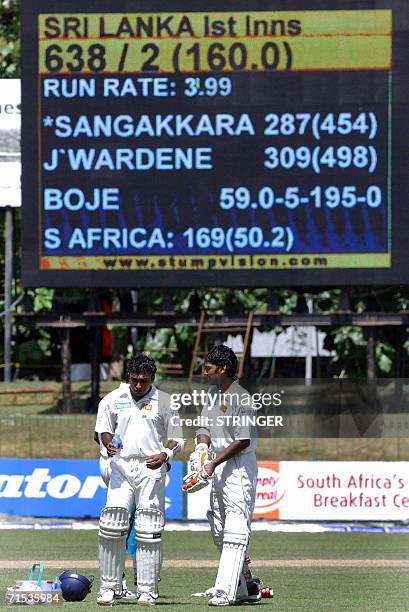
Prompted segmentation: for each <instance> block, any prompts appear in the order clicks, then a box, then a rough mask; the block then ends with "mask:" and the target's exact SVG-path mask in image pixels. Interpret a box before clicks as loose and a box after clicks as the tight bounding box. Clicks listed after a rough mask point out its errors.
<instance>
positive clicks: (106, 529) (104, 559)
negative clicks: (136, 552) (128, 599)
mask: <svg viewBox="0 0 409 612" xmlns="http://www.w3.org/2000/svg"><path fill="white" fill-rule="evenodd" d="M128 523H129V512H128V510H127V509H126V508H104V509H103V510H102V512H101V516H100V518H99V571H100V576H101V589H107V588H109V589H114V591H115V592H117V593H120V592H121V591H122V573H123V571H124V567H125V547H126V535H127V533H128Z"/></svg>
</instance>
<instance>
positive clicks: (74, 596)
mask: <svg viewBox="0 0 409 612" xmlns="http://www.w3.org/2000/svg"><path fill="white" fill-rule="evenodd" d="M58 578H59V580H60V582H61V592H62V596H63V598H64V599H65V601H82V600H83V599H85V598H86V596H87V595H88V593H90V592H91V588H92V583H93V582H94V576H90V577H89V578H87V577H86V576H82V575H81V574H75V573H74V572H70V571H65V572H63V573H62V574H60V575H59V576H58Z"/></svg>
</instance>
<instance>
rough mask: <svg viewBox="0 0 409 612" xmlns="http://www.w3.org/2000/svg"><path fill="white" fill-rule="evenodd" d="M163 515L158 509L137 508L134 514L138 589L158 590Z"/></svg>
mask: <svg viewBox="0 0 409 612" xmlns="http://www.w3.org/2000/svg"><path fill="white" fill-rule="evenodd" d="M164 524H165V521H164V517H163V514H162V512H161V511H160V510H156V509H145V508H137V509H136V514H135V531H136V542H137V545H136V566H137V577H138V591H139V592H140V593H154V594H155V595H156V594H157V592H158V577H159V572H160V568H161V565H162V556H163V553H162V550H163V549H162V546H163V545H162V531H163V528H164Z"/></svg>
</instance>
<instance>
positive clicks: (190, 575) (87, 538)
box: [0, 531, 409, 612]
mask: <svg viewBox="0 0 409 612" xmlns="http://www.w3.org/2000/svg"><path fill="white" fill-rule="evenodd" d="M408 552H409V535H387V534H373V533H372V534H358V533H320V534H294V533H291V534H283V533H278V534H275V533H270V532H265V531H264V532H255V533H253V535H252V541H251V549H250V553H251V556H252V558H253V563H252V570H253V573H254V575H257V576H260V577H261V578H262V579H263V581H264V583H265V584H266V585H269V586H273V588H274V591H275V593H276V595H275V597H274V599H264V600H262V601H261V602H260V603H259V604H257V606H258V607H262V609H263V610H265V612H267V610H274V611H277V612H278V611H279V612H306V611H307V610H308V611H309V612H320V611H323V612H324V611H325V612H338V611H339V612H341V611H345V610H351V611H352V610H353V611H357V612H361V611H362V612H364V611H365V612H366V611H368V612H369V611H371V612H397V611H399V612H403V611H407V610H408V609H409V604H408V602H409V562H408ZM33 561H37V562H38V561H47V563H46V577H47V578H53V577H54V575H55V574H56V573H58V572H60V571H62V570H64V569H72V570H76V571H79V572H81V573H84V574H85V575H90V574H95V576H96V584H95V586H94V588H93V592H92V594H91V595H89V596H88V597H87V598H86V600H85V601H83V602H81V603H64V604H63V608H64V609H66V610H68V611H69V612H76V611H82V612H85V611H88V610H90V611H96V610H101V608H100V607H99V606H97V605H96V603H95V597H96V593H97V590H98V569H97V533H96V531H80V532H78V531H71V532H70V531H2V532H1V534H0V567H1V568H2V570H1V572H0V588H1V589H3V590H4V589H5V588H6V587H7V586H11V585H12V584H13V583H14V581H15V580H16V579H21V578H24V577H25V574H26V572H27V571H28V568H29V567H30V565H31V563H32V562H33ZM216 563H217V557H216V552H215V549H214V547H213V544H212V542H211V538H210V534H209V533H203V532H166V533H165V565H164V567H163V570H162V581H161V585H160V600H159V603H158V609H159V610H163V612H165V611H169V612H171V611H172V612H181V611H187V612H189V611H190V610H192V612H195V611H199V610H206V609H208V607H207V602H206V601H205V600H202V599H196V598H193V597H191V593H193V592H197V591H204V590H206V589H207V588H208V587H209V586H212V584H213V582H214V578H215V574H216ZM127 577H128V579H129V584H131V583H132V578H131V573H130V569H129V567H128V568H127ZM3 601H4V600H3ZM129 605H130V604H121V603H117V604H116V606H122V608H123V609H124V610H125V609H126V606H129ZM241 607H242V608H245V609H249V606H241ZM0 610H10V607H6V606H4V605H3V606H0Z"/></svg>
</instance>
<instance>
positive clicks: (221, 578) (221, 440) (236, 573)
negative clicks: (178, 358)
mask: <svg viewBox="0 0 409 612" xmlns="http://www.w3.org/2000/svg"><path fill="white" fill-rule="evenodd" d="M236 372H237V357H236V355H235V354H234V353H233V351H232V350H231V349H230V348H228V347H227V346H223V345H219V346H215V347H213V348H212V349H211V350H210V351H209V353H208V354H207V355H206V357H205V362H204V375H205V377H206V378H207V380H208V381H209V383H210V385H211V386H210V388H209V391H208V394H207V396H208V401H207V405H205V406H204V407H203V411H202V416H203V417H204V418H203V420H202V422H206V424H208V425H209V426H208V428H200V429H199V430H198V431H197V432H196V449H195V452H194V453H192V455H191V457H190V472H189V473H188V474H187V475H186V476H185V479H184V485H183V490H184V491H186V492H194V491H195V490H199V489H201V488H203V487H204V486H206V485H208V484H209V483H211V493H210V509H209V511H208V513H207V517H208V520H209V524H210V529H211V533H212V536H213V540H214V543H215V545H216V546H217V548H218V550H219V552H220V562H219V568H218V572H217V577H216V582H215V585H214V588H213V589H209V591H207V592H206V593H207V594H208V595H211V599H210V600H209V606H228V605H235V604H237V603H242V602H256V601H259V600H260V599H261V593H260V591H259V589H258V586H257V584H256V583H255V582H254V580H249V578H251V574H250V571H249V568H248V563H247V546H248V543H249V538H250V528H251V518H252V515H253V510H254V503H255V495H256V484H257V460H256V454H255V449H256V438H255V436H254V435H252V432H251V431H250V430H249V427H248V426H247V425H246V424H245V419H235V420H233V419H231V418H230V419H229V418H224V417H231V416H237V417H241V416H246V414H247V415H248V414H249V411H251V408H249V407H248V406H243V405H242V403H241V402H240V397H242V396H243V394H246V395H248V393H247V391H245V389H243V387H241V386H240V384H239V382H238V380H237V379H236ZM233 421H234V422H235V423H236V424H235V425H234V426H233V425H231V424H230V423H232V422H233ZM242 421H243V423H244V424H243V425H241V424H240V423H241V422H242ZM237 422H239V424H237ZM210 445H212V448H213V450H214V452H215V454H216V456H215V458H214V459H210V455H209V447H210ZM246 577H247V580H246Z"/></svg>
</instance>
